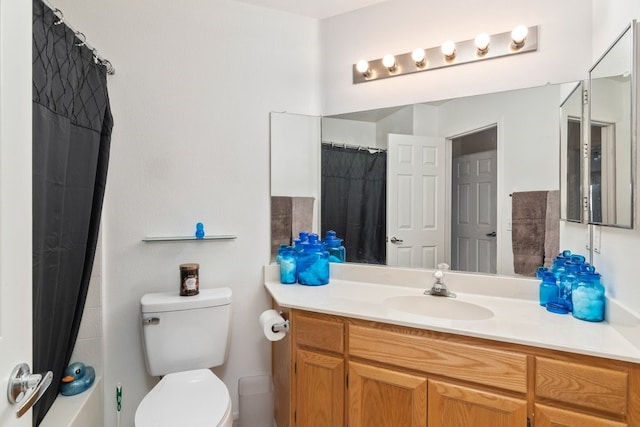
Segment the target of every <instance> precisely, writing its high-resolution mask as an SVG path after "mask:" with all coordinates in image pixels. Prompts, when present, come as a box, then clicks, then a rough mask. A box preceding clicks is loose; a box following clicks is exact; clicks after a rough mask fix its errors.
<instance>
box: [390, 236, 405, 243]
mask: <svg viewBox="0 0 640 427" xmlns="http://www.w3.org/2000/svg"><path fill="white" fill-rule="evenodd" d="M402 242H403V240H402V239H396V238H395V237H392V238H391V243H402Z"/></svg>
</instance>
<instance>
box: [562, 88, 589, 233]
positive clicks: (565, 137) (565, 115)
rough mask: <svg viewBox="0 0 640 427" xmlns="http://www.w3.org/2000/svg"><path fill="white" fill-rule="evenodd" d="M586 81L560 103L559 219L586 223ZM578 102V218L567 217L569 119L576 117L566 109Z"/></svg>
mask: <svg viewBox="0 0 640 427" xmlns="http://www.w3.org/2000/svg"><path fill="white" fill-rule="evenodd" d="M585 86H586V83H585V82H584V81H579V82H577V83H576V85H575V87H574V88H573V89H572V90H571V91H570V92H569V95H567V97H566V98H565V100H564V101H562V103H561V104H560V111H559V114H560V120H559V121H560V220H562V221H568V222H573V223H578V224H587V223H588V218H589V217H588V202H587V201H588V199H587V198H586V195H585V194H586V193H585V186H586V185H588V183H586V182H585V176H586V174H585V173H584V171H585V164H586V162H587V159H585V157H586V156H585V155H584V153H585V151H584V150H586V149H587V142H586V141H585V122H586V120H585V119H586V117H585V116H586V102H585V92H586V89H585ZM576 96H577V97H578V98H577V99H578V102H579V103H580V112H579V117H577V119H578V120H579V123H580V128H579V154H578V155H579V161H578V162H577V165H578V167H579V169H578V183H579V189H578V194H579V198H580V199H579V211H580V214H579V218H569V213H568V212H569V185H568V184H567V181H568V179H569V156H568V153H569V149H568V144H569V126H568V125H569V121H570V120H569V119H570V118H576V117H574V115H573V114H571V112H568V111H567V110H566V106H567V105H568V104H570V103H571V102H572V101H575V100H576Z"/></svg>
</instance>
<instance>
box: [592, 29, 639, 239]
mask: <svg viewBox="0 0 640 427" xmlns="http://www.w3.org/2000/svg"><path fill="white" fill-rule="evenodd" d="M627 35H629V37H630V38H631V51H630V52H629V55H630V58H629V59H630V62H631V69H630V70H629V71H630V78H631V87H630V92H631V94H630V95H631V96H630V98H631V105H630V117H629V119H630V123H629V129H630V141H629V143H630V152H629V153H628V154H629V155H630V156H631V158H630V162H631V164H630V176H629V177H628V178H629V186H630V192H629V199H630V200H629V202H630V207H629V210H630V212H629V214H630V218H629V224H626V223H625V224H618V223H609V222H603V221H598V222H596V221H593V200H592V198H591V195H590V191H589V189H590V186H591V180H590V176H591V156H590V155H585V162H584V173H585V176H584V178H583V182H584V183H585V188H584V189H583V197H584V198H585V200H587V211H586V212H585V215H586V222H587V223H588V224H593V225H598V226H608V227H616V228H623V229H633V228H634V227H635V224H636V218H635V216H636V215H635V206H636V200H635V199H636V189H635V185H636V175H637V174H636V163H637V162H636V152H637V99H638V93H637V90H638V89H637V78H638V24H637V22H636V21H635V20H633V21H632V22H631V24H629V25H628V26H627V27H626V28H625V29H624V31H622V33H621V34H620V35H619V36H618V37H617V38H616V40H615V41H614V42H613V43H612V44H611V45H610V46H609V47H608V48H607V50H606V51H605V52H604V54H603V55H602V56H601V57H600V58H599V59H598V60H597V61H596V62H595V64H594V65H593V66H592V67H591V68H590V69H589V79H588V102H587V106H586V110H587V111H586V119H587V120H586V122H587V123H586V126H585V127H584V128H583V131H584V132H586V146H585V153H591V148H592V135H591V128H592V125H593V124H598V123H602V121H601V120H595V119H593V118H592V111H593V96H592V95H593V81H594V80H595V78H594V77H593V72H594V70H595V69H596V67H597V66H598V65H599V64H601V63H602V61H603V60H604V59H605V58H606V57H607V55H608V54H610V52H611V51H612V50H613V49H614V48H615V47H616V45H617V43H618V42H619V41H620V40H622V39H623V38H624V37H625V36H627Z"/></svg>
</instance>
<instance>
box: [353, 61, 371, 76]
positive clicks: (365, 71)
mask: <svg viewBox="0 0 640 427" xmlns="http://www.w3.org/2000/svg"><path fill="white" fill-rule="evenodd" d="M356 70H358V72H359V73H362V75H363V76H365V77H369V76H370V75H371V69H370V68H369V62H367V61H366V60H364V59H361V60H360V61H358V63H357V64H356Z"/></svg>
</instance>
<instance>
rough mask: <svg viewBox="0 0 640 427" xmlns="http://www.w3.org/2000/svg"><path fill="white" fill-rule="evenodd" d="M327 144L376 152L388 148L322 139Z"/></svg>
mask: <svg viewBox="0 0 640 427" xmlns="http://www.w3.org/2000/svg"><path fill="white" fill-rule="evenodd" d="M322 143H323V144H325V145H330V146H332V147H342V148H351V149H353V150H367V151H375V152H385V151H387V149H386V148H379V147H367V146H365V145H353V144H344V143H342V142H333V141H322Z"/></svg>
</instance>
